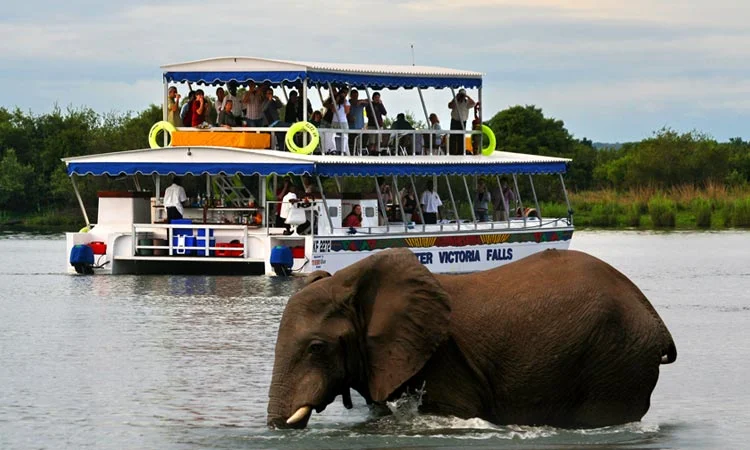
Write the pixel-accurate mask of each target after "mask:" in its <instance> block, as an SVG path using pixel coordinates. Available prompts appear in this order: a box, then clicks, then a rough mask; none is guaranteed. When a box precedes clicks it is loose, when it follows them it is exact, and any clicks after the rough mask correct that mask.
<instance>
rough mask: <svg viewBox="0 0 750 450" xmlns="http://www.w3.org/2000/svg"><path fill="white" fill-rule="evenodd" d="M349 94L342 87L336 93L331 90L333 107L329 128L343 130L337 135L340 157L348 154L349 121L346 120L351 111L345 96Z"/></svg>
mask: <svg viewBox="0 0 750 450" xmlns="http://www.w3.org/2000/svg"><path fill="white" fill-rule="evenodd" d="M348 93H349V89H347V88H345V87H343V88H341V89H340V90H339V91H338V92H336V89H335V88H334V89H333V92H332V94H333V95H332V97H333V99H334V105H333V120H332V121H331V128H338V129H340V130H343V131H342V132H341V133H339V135H340V136H341V137H340V138H339V142H338V146H337V147H338V150H339V152H341V154H342V155H348V154H349V133H348V131H349V120H348V119H347V118H346V117H347V116H348V115H349V111H350V110H351V104H350V103H349V100H347V99H346V95H347V94H348Z"/></svg>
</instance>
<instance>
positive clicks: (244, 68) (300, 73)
mask: <svg viewBox="0 0 750 450" xmlns="http://www.w3.org/2000/svg"><path fill="white" fill-rule="evenodd" d="M162 69H163V70H164V79H165V80H166V81H167V82H182V83H184V82H192V83H197V84H208V85H216V84H226V83H229V82H236V83H238V84H240V85H245V84H247V83H248V82H249V81H254V82H255V83H257V84H261V83H270V84H272V85H274V86H277V85H279V84H284V85H295V86H299V85H300V84H301V83H302V81H303V80H307V82H308V83H309V84H310V85H322V86H325V85H327V84H328V83H331V84H333V85H336V86H340V85H349V86H353V87H358V88H364V87H365V86H367V87H370V88H373V89H397V88H407V89H411V88H423V89H426V88H437V89H443V88H456V89H458V88H462V87H464V88H479V87H481V86H482V74H481V73H479V72H471V71H466V70H456V69H449V68H444V67H430V66H398V65H382V64H381V65H378V64H334V63H313V62H298V61H283V60H275V59H265V58H250V57H223V58H211V59H204V60H200V61H191V62H186V63H178V64H169V65H166V66H162Z"/></svg>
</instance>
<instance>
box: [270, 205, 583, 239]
mask: <svg viewBox="0 0 750 450" xmlns="http://www.w3.org/2000/svg"><path fill="white" fill-rule="evenodd" d="M283 204H284V202H283V201H278V200H276V201H267V206H266V208H267V209H266V210H267V211H276V207H277V206H278V205H283ZM289 204H292V205H294V208H293V209H291V210H290V213H291V211H293V210H294V209H295V208H296V207H297V205H302V208H300V209H301V210H302V211H304V213H305V215H306V218H307V221H309V222H310V227H309V229H307V228H306V230H305V231H304V232H303V233H301V234H302V235H312V236H313V237H314V236H316V235H317V236H343V235H355V234H367V235H389V234H411V233H415V234H416V233H422V234H424V233H436V232H438V233H444V232H451V233H456V232H462V233H463V232H475V231H496V230H503V231H523V230H532V229H540V228H564V227H570V226H571V225H572V224H571V222H570V220H569V219H568V218H566V217H562V218H551V217H550V218H546V217H542V218H539V217H535V216H532V217H526V218H524V217H510V218H509V219H505V220H487V221H479V220H475V221H472V220H469V219H458V220H456V219H453V220H445V219H444V220H441V221H438V222H437V223H435V224H425V223H415V222H409V223H404V222H403V221H387V222H385V223H382V224H381V223H380V221H381V219H382V217H381V216H380V215H377V216H376V217H375V220H376V221H378V225H362V226H359V227H347V226H343V225H340V226H336V225H335V224H334V223H333V219H332V218H330V220H329V217H328V216H327V215H324V214H323V212H324V211H327V213H328V214H330V210H329V209H327V207H328V205H326V202H324V201H323V200H313V201H310V200H305V201H297V202H293V203H292V202H289ZM415 214H417V213H415ZM341 216H342V217H341V218H340V219H341V221H343V219H344V217H346V216H345V215H344V214H343V212H341ZM269 219H270V218H269ZM338 222H339V220H338V218H337V220H336V223H338ZM266 230H267V234H268V235H284V234H289V233H290V232H291V230H290V231H287V232H286V233H285V231H286V228H285V227H275V226H273V224H271V223H270V222H269V226H268V227H267V228H266ZM295 231H296V230H295Z"/></svg>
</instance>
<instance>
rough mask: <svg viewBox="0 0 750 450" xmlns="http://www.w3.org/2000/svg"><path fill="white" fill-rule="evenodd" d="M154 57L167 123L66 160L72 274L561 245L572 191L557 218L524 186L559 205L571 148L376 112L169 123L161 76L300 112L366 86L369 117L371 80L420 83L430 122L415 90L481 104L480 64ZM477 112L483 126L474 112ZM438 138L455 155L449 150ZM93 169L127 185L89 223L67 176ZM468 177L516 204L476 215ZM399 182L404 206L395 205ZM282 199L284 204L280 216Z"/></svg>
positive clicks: (247, 267) (275, 267)
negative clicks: (513, 146) (159, 61)
mask: <svg viewBox="0 0 750 450" xmlns="http://www.w3.org/2000/svg"><path fill="white" fill-rule="evenodd" d="M162 69H163V79H164V93H165V96H164V119H165V120H164V122H159V123H158V124H155V126H154V128H152V133H151V135H150V136H149V142H150V146H151V147H150V148H143V149H136V150H128V151H121V152H114V153H106V154H96V155H85V156H78V157H71V158H65V159H64V160H63V161H64V163H65V164H66V167H67V173H68V175H69V176H70V178H71V180H72V182H73V188H74V191H75V193H76V196H77V197H78V201H79V205H80V207H81V210H82V212H83V216H84V219H85V222H86V226H85V227H84V228H83V229H82V230H80V231H79V232H72V233H67V234H66V238H67V242H66V243H67V254H66V258H67V262H66V264H67V267H68V270H69V272H71V273H87V274H89V273H94V274H99V273H102V274H224V275H250V274H255V275H262V274H268V275H272V274H277V275H289V274H292V273H309V272H312V271H315V270H325V271H328V272H331V273H333V272H335V271H337V270H339V269H341V268H343V267H346V266H347V265H349V264H351V263H354V262H356V261H358V260H360V259H361V258H363V257H366V256H368V255H370V254H373V253H375V252H378V251H381V250H384V249H388V248H408V249H410V250H411V251H413V252H414V253H415V255H416V256H417V257H418V258H419V260H420V261H421V262H422V263H423V264H424V265H425V266H427V267H428V268H429V269H430V270H432V271H433V272H438V273H462V272H472V271H477V270H483V269H488V268H491V267H496V266H498V265H501V264H505V263H508V262H511V261H515V260H518V259H520V258H523V257H525V256H528V255H531V254H533V253H535V252H539V251H542V250H545V249H552V248H556V249H565V248H567V247H568V245H569V242H570V239H571V238H572V235H573V222H572V213H571V209H570V205H569V203H568V214H567V216H566V217H547V216H545V215H544V211H543V210H542V209H541V208H540V202H539V199H538V198H537V189H536V188H535V185H534V180H535V178H537V177H540V176H542V177H544V178H545V180H547V181H549V180H554V182H555V183H556V184H557V185H558V186H559V188H560V189H561V191H562V193H563V195H564V198H565V201H566V202H567V201H568V199H567V192H566V191H565V184H564V180H563V174H564V173H565V172H566V169H567V166H568V164H569V162H570V160H568V159H562V158H553V157H544V156H538V155H526V154H519V153H511V152H500V151H494V135H492V132H491V130H489V129H488V128H487V127H482V128H483V129H480V127H479V126H478V127H476V129H474V130H467V131H462V130H437V129H424V130H403V129H398V130H394V129H382V126H381V124H380V123H379V122H378V121H374V122H375V124H376V126H375V127H374V128H370V129H367V130H362V129H346V128H333V127H332V126H331V125H328V124H325V123H324V124H322V125H320V126H319V127H316V126H312V125H311V124H310V122H309V121H307V120H300V121H298V122H295V123H284V122H276V123H270V124H269V125H270V126H265V127H255V126H235V127H232V128H226V127H218V126H213V127H211V126H205V125H204V126H202V127H198V128H196V127H173V126H171V125H170V124H169V122H167V121H166V119H167V108H168V107H167V105H168V102H169V100H168V95H169V93H168V92H169V91H168V88H169V87H170V86H173V85H179V84H184V83H194V84H197V85H205V86H219V85H221V86H225V88H226V87H228V86H234V87H235V88H236V87H237V86H239V87H240V88H243V87H244V86H248V84H250V83H251V82H253V83H254V84H256V85H257V86H260V87H261V89H263V88H265V89H274V90H275V92H280V93H282V94H283V96H284V98H286V99H287V101H289V98H290V93H289V92H288V90H291V89H295V90H296V91H298V92H299V94H298V97H301V98H302V101H301V102H299V105H301V107H300V109H301V110H302V117H301V118H302V119H307V118H309V117H310V116H311V111H309V110H308V104H309V102H308V98H309V97H310V94H312V93H314V92H317V93H318V96H319V99H320V103H321V104H326V98H327V97H328V96H331V97H335V96H336V94H337V92H338V91H340V90H341V89H342V88H350V89H351V88H357V89H358V90H359V91H360V92H363V93H364V94H365V95H364V96H361V97H360V98H362V99H363V100H366V101H365V102H363V104H364V105H365V113H366V114H368V115H369V114H373V115H376V114H377V111H376V110H375V109H374V106H373V102H372V101H371V100H372V97H373V92H374V91H375V90H385V89H399V88H404V89H408V90H411V91H416V92H417V93H418V95H419V98H420V101H421V103H422V106H423V110H424V113H425V119H426V121H427V123H429V118H428V117H429V116H428V114H427V109H426V107H424V100H423V96H422V90H423V89H427V88H435V89H444V90H447V91H448V92H450V94H451V95H452V96H453V98H454V100H455V99H456V96H457V95H460V94H461V93H462V92H466V90H469V91H471V92H476V98H477V99H479V100H481V89H482V76H481V74H479V73H476V72H469V71H461V70H454V69H446V68H438V67H422V66H381V65H356V64H321V63H309V62H291V61H278V60H268V59H260V58H240V57H236V58H235V57H229V58H215V59H208V60H201V61H195V62H188V63H182V64H173V65H168V66H164V67H162ZM205 86H204V87H205ZM212 90H213V89H212ZM233 90H234V89H233ZM457 91H458V94H457V93H456V92H457ZM407 92H408V91H407ZM240 94H241V92H240ZM291 98H294V95H291ZM390 115H391V116H395V114H390ZM469 122H470V121H469ZM475 122H476V123H478V124H481V123H482V122H481V109H480V108H477V109H476V120H475ZM470 123H471V122H470ZM243 125H244V124H243ZM160 131H164V132H163V135H162V134H159V132H160ZM321 136H323V138H322V139H321ZM344 136H348V137H349V141H350V144H348V145H347V144H346V143H345V142H346V140H344V139H341V138H342V137H344ZM451 139H453V140H454V142H455V143H456V144H455V146H452V147H450V148H452V151H451V153H453V154H446V153H448V152H447V151H446V150H447V149H448V148H449V144H450V140H451ZM336 141H338V144H339V145H338V150H339V151H338V152H336V153H333V154H332V153H331V152H328V150H331V148H329V147H328V146H327V144H326V142H333V143H334V144H335V142H336ZM342 142H343V143H342ZM472 144H473V145H472ZM472 147H475V149H473V150H472ZM457 148H458V151H456V150H455V149H457ZM92 176H93V177H109V178H110V179H111V178H112V177H118V179H123V180H128V181H129V183H130V184H129V188H128V189H121V190H109V191H100V192H99V193H98V207H97V220H96V222H95V223H94V222H92V221H90V220H89V216H88V212H87V209H86V205H85V202H84V200H83V198H82V196H81V195H80V191H79V188H78V185H79V183H80V182H81V181H82V180H83V181H85V180H84V179H85V178H87V177H92ZM175 176H179V177H181V178H182V180H183V185H184V186H185V187H186V189H187V190H188V200H187V201H186V202H185V204H186V206H185V207H184V213H183V219H179V220H172V221H169V220H167V214H166V212H165V208H164V205H163V200H164V188H165V187H166V185H168V184H170V183H171V181H170V179H171V178H172V177H175ZM286 180H291V182H292V184H294V183H297V185H296V188H292V190H294V189H297V193H298V194H299V195H297V197H296V200H294V198H293V196H286V201H285V200H284V199H283V198H281V195H280V194H285V193H287V192H288V190H289V189H284V188H283V186H285V185H286V186H289V184H286V183H285V181H286ZM480 180H481V181H480ZM479 183H482V184H484V185H485V186H486V190H487V191H489V192H490V193H494V194H496V195H497V193H498V192H502V191H501V184H502V185H503V186H504V187H505V189H509V190H510V191H511V192H512V195H511V197H512V198H513V200H512V201H511V202H502V204H503V209H502V210H501V211H497V213H498V214H493V211H492V210H491V209H490V211H486V210H484V208H480V207H481V206H482V205H480V204H477V201H478V200H479V198H478V195H477V191H476V188H477V185H478V184H479ZM428 185H432V186H433V190H434V192H436V193H437V194H438V195H439V197H440V199H441V201H442V206H441V208H440V214H439V216H438V217H437V220H435V216H434V215H432V214H430V212H428V211H425V210H424V207H425V206H426V205H423V204H422V202H421V201H420V199H421V198H422V196H423V194H424V191H425V190H426V189H427V186H428ZM506 185H507V186H506ZM407 192H411V193H412V194H413V196H414V197H415V198H416V202H415V203H416V204H414V202H412V204H411V205H409V204H408V203H409V202H408V201H404V198H403V197H402V194H403V193H407ZM522 193H523V194H524V198H523V199H522V198H521V194H522ZM355 207H356V208H357V210H360V211H361V214H359V215H357V217H356V218H355V220H354V221H352V220H350V219H349V218H348V217H347V216H349V214H350V213H351V212H352V211H353V210H354V209H355ZM282 209H284V210H288V214H286V216H287V217H286V218H285V219H283V220H279V219H278V218H277V216H278V215H279V212H280V211H281V210H282ZM431 222H434V223H431Z"/></svg>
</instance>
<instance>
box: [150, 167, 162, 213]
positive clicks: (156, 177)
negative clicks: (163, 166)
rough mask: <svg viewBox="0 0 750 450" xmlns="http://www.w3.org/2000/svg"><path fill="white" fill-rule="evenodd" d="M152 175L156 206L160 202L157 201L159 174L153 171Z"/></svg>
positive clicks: (159, 186)
mask: <svg viewBox="0 0 750 450" xmlns="http://www.w3.org/2000/svg"><path fill="white" fill-rule="evenodd" d="M152 177H153V178H154V191H155V192H154V197H156V205H157V206H158V205H159V203H161V202H160V201H159V200H160V199H161V176H160V175H159V174H158V173H155V174H153V175H152Z"/></svg>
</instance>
